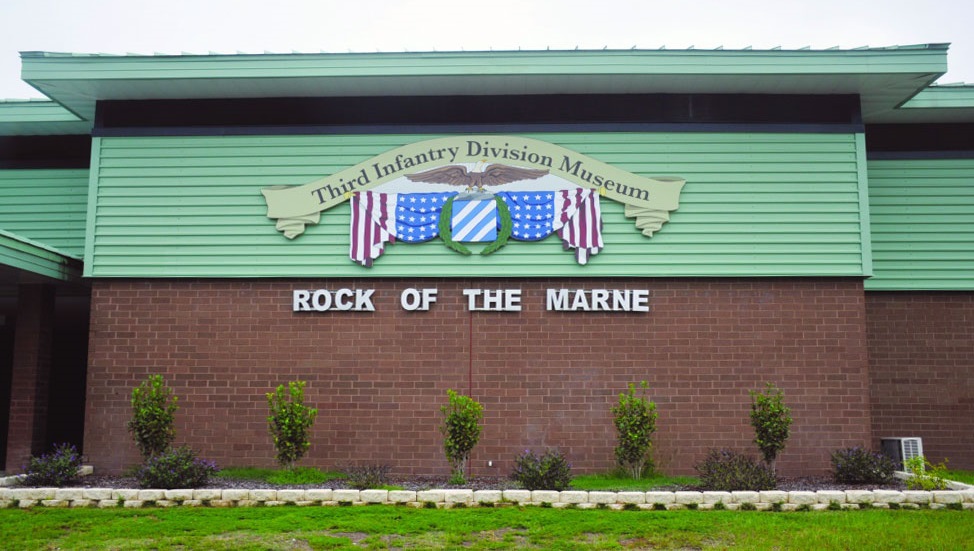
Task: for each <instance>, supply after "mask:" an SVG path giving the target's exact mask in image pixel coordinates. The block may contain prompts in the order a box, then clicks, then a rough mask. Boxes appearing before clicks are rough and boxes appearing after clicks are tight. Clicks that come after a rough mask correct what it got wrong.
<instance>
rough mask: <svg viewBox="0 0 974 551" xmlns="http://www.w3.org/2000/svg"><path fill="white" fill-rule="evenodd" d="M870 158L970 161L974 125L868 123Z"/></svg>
mask: <svg viewBox="0 0 974 551" xmlns="http://www.w3.org/2000/svg"><path fill="white" fill-rule="evenodd" d="M866 150H867V154H868V156H869V158H870V159H904V158H911V159H921V158H923V159H934V158H936V159H944V158H970V156H971V155H972V153H974V123H943V124H938V123H916V124H867V125H866Z"/></svg>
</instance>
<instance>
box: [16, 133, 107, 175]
mask: <svg viewBox="0 0 974 551" xmlns="http://www.w3.org/2000/svg"><path fill="white" fill-rule="evenodd" d="M90 164H91V136H89V135H87V134H84V135H66V136H0V168H5V169H25V168H88V167H89V165H90Z"/></svg>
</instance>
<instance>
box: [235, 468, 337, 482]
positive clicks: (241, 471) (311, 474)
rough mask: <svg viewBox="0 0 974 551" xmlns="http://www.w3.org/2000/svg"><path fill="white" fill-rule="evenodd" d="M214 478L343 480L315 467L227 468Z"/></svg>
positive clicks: (333, 473)
mask: <svg viewBox="0 0 974 551" xmlns="http://www.w3.org/2000/svg"><path fill="white" fill-rule="evenodd" d="M216 478H217V479H220V478H235V479H243V480H257V481H260V482H269V483H271V484H321V483H324V482H327V481H329V480H340V479H343V478H345V475H344V474H343V473H340V472H337V471H322V470H320V469H317V468H315V467H295V468H294V469H291V470H290V471H287V470H282V469H262V468H258V467H227V468H225V469H220V472H218V473H216Z"/></svg>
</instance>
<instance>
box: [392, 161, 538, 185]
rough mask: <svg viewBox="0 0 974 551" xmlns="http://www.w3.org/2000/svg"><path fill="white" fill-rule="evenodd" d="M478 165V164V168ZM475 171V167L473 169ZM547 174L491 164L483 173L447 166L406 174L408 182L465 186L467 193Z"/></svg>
mask: <svg viewBox="0 0 974 551" xmlns="http://www.w3.org/2000/svg"><path fill="white" fill-rule="evenodd" d="M479 165H480V163H478V166H479ZM475 169H476V167H475ZM546 174H548V171H547V170H537V169H532V168H521V167H516V166H509V165H502V164H497V163H494V164H491V165H487V167H486V168H484V169H483V171H480V172H472V171H470V170H467V167H465V166H463V165H449V166H442V167H439V168H434V169H432V170H427V171H426V172H418V173H416V174H407V175H406V178H408V179H409V181H410V182H425V183H430V184H449V185H451V186H466V188H467V189H466V190H467V191H471V190H474V189H476V190H477V191H484V186H499V185H501V184H510V183H511V182H517V181H520V180H535V179H538V178H541V177H542V176H544V175H546Z"/></svg>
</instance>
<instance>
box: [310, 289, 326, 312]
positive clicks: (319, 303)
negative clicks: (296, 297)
mask: <svg viewBox="0 0 974 551" xmlns="http://www.w3.org/2000/svg"><path fill="white" fill-rule="evenodd" d="M311 307H312V308H314V309H315V311H317V312H324V311H326V310H328V309H329V308H331V293H329V292H328V291H327V290H325V289H318V290H317V291H315V292H314V294H312V295H311Z"/></svg>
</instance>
